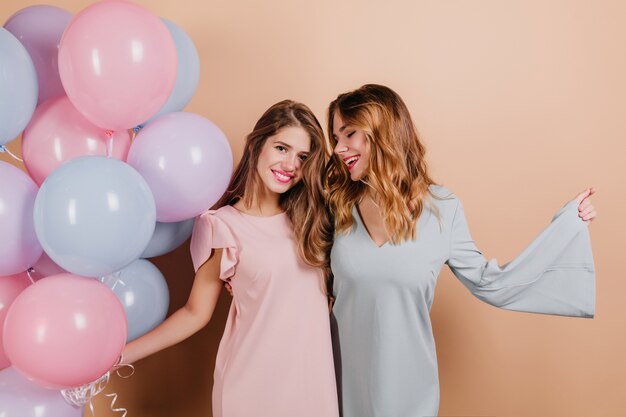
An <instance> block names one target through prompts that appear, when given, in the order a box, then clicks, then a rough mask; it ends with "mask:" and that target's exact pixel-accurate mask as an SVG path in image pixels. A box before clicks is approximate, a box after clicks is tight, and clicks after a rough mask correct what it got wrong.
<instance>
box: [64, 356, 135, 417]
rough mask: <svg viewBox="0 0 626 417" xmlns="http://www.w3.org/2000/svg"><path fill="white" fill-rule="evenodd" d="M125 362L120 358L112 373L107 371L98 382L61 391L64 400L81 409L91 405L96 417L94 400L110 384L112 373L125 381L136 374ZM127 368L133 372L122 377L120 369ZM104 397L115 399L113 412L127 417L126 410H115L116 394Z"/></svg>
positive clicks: (133, 368) (92, 412) (131, 366)
mask: <svg viewBox="0 0 626 417" xmlns="http://www.w3.org/2000/svg"><path fill="white" fill-rule="evenodd" d="M123 360H124V359H123V357H122V356H120V358H119V360H118V362H117V363H116V364H115V365H113V367H112V368H111V370H110V371H107V373H106V374H104V375H102V376H101V377H100V378H98V379H97V380H95V381H93V382H90V383H89V384H85V385H83V386H80V387H76V388H68V389H64V390H61V394H62V395H63V398H64V399H65V401H66V402H68V403H69V404H71V405H75V406H79V407H82V406H85V405H89V410H90V411H91V415H92V416H93V417H95V416H96V412H95V410H94V407H93V398H94V397H95V396H96V395H98V394H100V393H101V392H102V391H104V389H105V388H106V386H107V385H108V383H109V379H110V377H111V371H115V373H116V374H117V375H118V376H119V377H120V378H124V379H126V378H130V377H131V376H133V374H134V373H135V367H134V366H133V365H130V364H125V363H122V362H123ZM126 367H128V368H130V370H131V372H130V374H128V375H122V374H121V373H120V369H123V368H126ZM104 396H105V397H113V400H112V401H111V411H113V412H121V413H123V414H122V417H126V414H127V413H128V411H127V410H126V409H125V408H113V407H115V401H116V400H117V394H116V393H112V394H105V395H104Z"/></svg>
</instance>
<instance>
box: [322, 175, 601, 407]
mask: <svg viewBox="0 0 626 417" xmlns="http://www.w3.org/2000/svg"><path fill="white" fill-rule="evenodd" d="M431 190H432V191H433V192H434V193H436V194H437V195H439V196H441V197H448V198H447V199H445V200H437V199H433V198H430V199H429V200H430V202H431V203H432V206H434V207H436V208H437V209H438V211H439V214H440V220H441V223H440V222H439V221H438V218H437V217H436V215H435V211H434V209H433V208H432V206H431V207H429V206H428V205H425V208H424V211H423V213H422V215H421V216H420V218H419V219H418V223H417V239H416V240H414V241H408V242H404V243H402V244H399V245H393V244H392V243H390V242H388V243H385V244H384V245H382V246H381V247H378V246H377V245H376V244H375V243H374V242H373V240H372V239H371V237H370V236H369V234H368V232H367V230H366V229H365V227H364V225H363V222H362V220H361V218H360V217H359V214H358V211H357V210H356V208H354V210H353V216H354V219H355V224H354V227H353V228H352V230H351V231H350V232H349V233H347V234H340V235H337V236H335V243H334V246H333V249H332V253H331V266H332V269H333V272H334V275H335V281H334V288H333V292H334V295H335V297H336V301H335V305H334V307H333V311H334V314H335V316H336V318H337V324H338V329H339V343H340V346H341V367H342V377H341V381H342V391H343V394H342V395H343V415H344V417H424V416H436V415H437V411H438V407H439V380H438V373H437V356H436V351H435V341H434V338H433V332H432V327H431V322H430V315H429V312H430V308H431V305H432V302H433V297H434V291H435V284H436V282H437V276H438V275H439V273H440V271H441V268H442V267H443V265H444V264H446V265H448V267H449V268H450V269H451V270H452V272H453V273H454V275H455V276H456V277H457V278H458V279H459V280H460V281H461V282H462V283H463V284H464V285H465V287H467V289H468V290H469V291H470V292H471V293H472V294H474V295H475V296H476V297H478V298H479V299H481V300H483V301H485V302H486V303H489V304H491V305H494V306H496V307H500V308H504V309H508V310H515V311H525V312H533V313H543V314H555V315H563V316H576V317H593V315H594V308H595V270H594V264H593V256H592V252H591V244H590V240H589V232H588V228H587V224H586V223H585V222H584V221H582V219H580V218H579V217H578V209H577V207H578V204H577V202H576V201H575V200H572V201H570V202H569V203H567V204H566V205H565V206H564V207H563V208H562V209H561V210H559V212H558V213H556V215H555V216H554V218H553V220H552V222H551V223H550V224H549V225H548V226H547V228H546V229H545V230H543V232H541V233H540V234H539V236H538V237H537V238H535V240H534V241H533V242H532V243H531V244H530V245H529V246H528V247H527V248H526V249H525V250H524V251H522V253H521V254H520V255H519V256H518V257H517V258H515V259H514V260H513V261H511V262H509V263H507V264H504V265H502V266H500V265H498V263H497V261H496V260H495V259H492V260H486V259H485V258H484V256H483V255H482V253H481V252H480V250H478V248H477V247H476V245H475V243H474V241H473V240H472V238H471V236H470V233H469V230H468V227H467V222H466V220H465V215H464V213H463V206H462V205H461V202H460V201H459V199H458V198H457V197H456V196H455V195H454V194H452V193H450V192H449V191H448V190H447V189H446V188H444V187H441V186H431Z"/></svg>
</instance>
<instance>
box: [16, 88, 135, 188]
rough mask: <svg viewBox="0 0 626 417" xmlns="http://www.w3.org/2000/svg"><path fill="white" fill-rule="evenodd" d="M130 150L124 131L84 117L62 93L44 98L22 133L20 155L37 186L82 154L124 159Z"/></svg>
mask: <svg viewBox="0 0 626 417" xmlns="http://www.w3.org/2000/svg"><path fill="white" fill-rule="evenodd" d="M129 149H130V135H129V134H128V131H127V130H122V131H119V132H113V135H112V136H111V138H110V139H109V137H108V136H107V134H106V131H105V130H104V129H102V128H100V127H98V126H96V125H94V124H92V123H91V122H90V121H88V120H87V119H85V118H84V117H83V115H82V114H80V113H79V112H78V110H76V108H75V107H74V106H73V105H72V103H71V102H70V100H69V99H68V98H67V97H65V96H63V97H58V98H54V99H51V100H48V101H46V102H45V103H43V104H42V105H40V106H39V107H37V110H35V114H34V115H33V118H32V119H31V121H30V123H29V124H28V126H27V127H26V130H24V134H23V135H22V155H23V157H24V165H25V166H26V169H27V170H28V173H29V174H30V176H31V177H32V179H34V180H35V182H36V183H37V184H38V185H41V183H42V182H43V181H44V180H45V179H46V177H47V176H48V174H50V173H51V172H52V171H54V170H55V169H56V168H58V167H59V166H60V165H61V164H63V163H65V162H67V161H69V160H71V159H74V158H77V157H79V156H85V155H103V156H106V155H108V154H109V152H110V156H112V157H114V158H117V159H120V160H126V155H127V154H128V150H129Z"/></svg>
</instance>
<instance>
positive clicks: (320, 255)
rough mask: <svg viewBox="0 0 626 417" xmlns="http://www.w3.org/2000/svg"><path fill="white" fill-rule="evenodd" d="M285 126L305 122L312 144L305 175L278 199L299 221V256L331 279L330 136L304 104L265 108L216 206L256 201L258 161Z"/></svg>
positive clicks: (294, 221)
mask: <svg viewBox="0 0 626 417" xmlns="http://www.w3.org/2000/svg"><path fill="white" fill-rule="evenodd" d="M286 127H301V128H303V129H304V130H305V131H306V132H307V133H308V134H309V136H310V138H311V150H310V152H309V153H308V157H307V159H306V160H305V161H304V162H303V164H302V168H301V170H302V178H301V180H300V181H298V183H297V184H295V185H294V186H293V187H291V188H290V189H289V190H288V191H286V192H285V193H283V194H281V195H280V200H279V204H280V206H281V208H282V209H283V210H284V211H285V213H286V214H287V217H288V218H289V220H290V221H291V224H292V225H293V226H294V227H293V229H294V233H295V237H296V242H297V245H298V254H299V256H300V258H301V259H302V260H303V261H304V262H305V263H307V264H308V265H310V266H313V267H318V268H322V270H323V272H324V276H325V278H326V279H327V280H328V279H329V276H330V263H329V259H330V249H331V246H332V237H333V233H334V230H333V225H332V221H331V220H330V215H329V211H328V208H327V205H326V202H325V200H324V195H323V190H324V188H323V186H324V182H323V174H324V166H325V164H326V149H325V139H324V132H323V130H322V127H321V125H320V123H319V121H318V120H317V118H316V117H315V115H314V114H313V112H312V111H311V110H310V109H309V108H308V107H307V106H305V105H304V104H302V103H297V102H295V101H291V100H283V101H281V102H279V103H276V104H274V105H273V106H272V107H270V108H269V109H267V110H266V111H265V113H264V114H263V115H262V116H261V118H260V119H259V121H258V122H257V123H256V125H255V126H254V130H253V131H252V132H251V133H250V134H249V135H248V136H247V138H246V144H245V148H244V152H243V156H242V158H241V161H240V162H239V165H238V166H237V168H236V169H235V172H234V174H233V176H232V179H231V181H230V184H229V185H228V188H227V190H226V193H224V195H223V196H222V198H221V199H220V200H219V201H218V202H217V203H216V204H215V205H214V206H213V208H214V209H215V208H219V207H222V206H225V205H233V204H235V203H236V202H237V201H239V200H243V202H244V205H245V206H246V207H251V206H252V204H253V199H254V197H253V196H254V195H256V194H257V193H258V191H259V187H260V185H261V184H260V178H259V175H258V172H257V163H258V160H259V155H260V153H261V150H262V149H263V145H264V144H265V142H266V141H267V139H268V138H269V137H271V136H274V135H276V134H277V133H278V131H279V130H281V129H283V128H286Z"/></svg>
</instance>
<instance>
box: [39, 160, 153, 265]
mask: <svg viewBox="0 0 626 417" xmlns="http://www.w3.org/2000/svg"><path fill="white" fill-rule="evenodd" d="M34 219H35V233H36V234H37V238H38V239H39V242H40V243H41V245H42V246H43V248H44V250H45V251H46V253H47V254H48V256H50V258H51V259H52V260H53V261H54V262H55V263H56V264H57V265H59V266H60V267H61V268H63V269H65V270H67V271H69V272H73V273H74V274H77V275H83V276H86V277H102V276H104V275H108V274H111V273H113V272H115V271H118V270H120V269H122V268H124V267H125V266H126V265H128V264H130V263H131V262H133V261H134V260H135V259H137V258H139V256H140V255H141V253H142V252H143V251H144V250H145V248H146V246H147V245H148V242H150V238H151V237H152V233H153V232H154V226H155V223H156V207H155V204H154V198H153V197H152V193H151V192H150V188H149V187H148V184H147V183H146V181H145V180H144V179H143V178H142V177H141V175H139V173H138V172H137V171H135V170H134V169H133V168H132V167H131V166H130V165H128V164H126V163H124V162H122V161H119V160H117V159H114V158H106V157H103V156H84V157H80V158H76V159H73V160H71V161H69V162H67V163H65V164H63V165H61V166H60V167H59V168H57V169H56V170H54V171H52V173H50V175H48V177H47V178H46V180H45V181H44V182H43V184H41V188H40V189H39V192H38V193H37V198H36V199H35V211H34Z"/></svg>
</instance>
